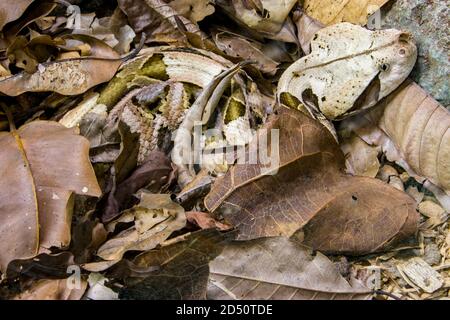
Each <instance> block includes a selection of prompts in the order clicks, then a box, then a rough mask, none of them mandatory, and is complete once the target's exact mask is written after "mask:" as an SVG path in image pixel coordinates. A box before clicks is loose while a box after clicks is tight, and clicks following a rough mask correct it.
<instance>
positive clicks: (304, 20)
mask: <svg viewBox="0 0 450 320" xmlns="http://www.w3.org/2000/svg"><path fill="white" fill-rule="evenodd" d="M292 20H293V22H294V24H295V25H296V26H297V30H298V31H297V37H298V41H299V42H300V46H301V47H302V50H303V52H304V53H305V54H310V53H311V41H312V39H313V38H314V35H315V34H316V33H317V31H319V30H320V29H322V28H324V27H325V25H324V24H322V23H321V22H319V21H317V20H316V19H314V18H311V17H310V16H308V15H307V14H305V13H304V12H303V11H302V10H299V9H297V10H295V11H294V13H293V18H292Z"/></svg>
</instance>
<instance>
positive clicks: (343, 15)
mask: <svg viewBox="0 0 450 320" xmlns="http://www.w3.org/2000/svg"><path fill="white" fill-rule="evenodd" d="M301 2H303V8H304V10H305V11H306V13H307V14H308V15H309V16H311V17H313V18H314V19H317V20H319V21H320V22H322V23H324V24H326V25H331V24H335V23H339V22H351V23H356V24H360V25H365V24H366V23H367V18H368V17H369V16H371V15H372V14H373V13H374V12H376V11H377V10H379V9H380V8H381V7H382V6H383V5H384V4H385V3H386V2H388V0H334V1H327V0H303V1H301Z"/></svg>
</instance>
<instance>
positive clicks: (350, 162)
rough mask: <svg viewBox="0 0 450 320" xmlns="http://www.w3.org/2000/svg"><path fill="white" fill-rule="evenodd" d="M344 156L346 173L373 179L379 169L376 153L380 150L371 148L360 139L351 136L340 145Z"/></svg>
mask: <svg viewBox="0 0 450 320" xmlns="http://www.w3.org/2000/svg"><path fill="white" fill-rule="evenodd" d="M341 149H342V152H344V154H345V165H346V172H347V173H349V174H352V175H356V176H364V177H371V178H375V176H376V175H377V173H378V170H379V169H380V162H379V161H378V153H379V152H380V148H379V147H376V146H371V145H369V144H367V143H366V142H364V140H362V139H361V138H360V137H358V136H356V135H352V136H351V137H350V138H348V139H344V140H343V141H342V143H341Z"/></svg>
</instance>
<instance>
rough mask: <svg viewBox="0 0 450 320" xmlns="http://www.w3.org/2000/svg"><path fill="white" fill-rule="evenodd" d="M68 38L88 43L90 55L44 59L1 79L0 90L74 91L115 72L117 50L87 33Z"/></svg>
mask: <svg viewBox="0 0 450 320" xmlns="http://www.w3.org/2000/svg"><path fill="white" fill-rule="evenodd" d="M70 38H71V39H73V40H76V41H83V42H85V43H88V44H89V45H90V51H91V54H92V56H89V57H81V58H74V59H66V60H60V61H53V62H47V63H43V64H41V65H39V67H38V70H37V71H36V72H34V73H32V74H29V73H27V72H21V73H19V74H17V75H13V76H11V77H8V78H5V79H2V80H0V92H1V93H4V94H6V95H9V96H18V95H20V94H22V93H24V92H43V91H53V92H57V93H60V94H63V95H77V94H81V93H84V92H85V91H87V90H88V89H90V88H91V87H93V86H96V85H98V84H100V83H103V82H105V81H108V80H110V79H111V78H112V77H113V76H114V74H115V73H116V71H117V69H118V68H119V66H120V65H121V64H122V59H121V58H120V56H119V54H118V53H117V52H115V51H114V50H113V49H112V48H111V47H109V46H108V45H106V44H104V43H103V42H101V41H99V40H97V39H95V38H92V37H89V36H86V35H71V36H70Z"/></svg>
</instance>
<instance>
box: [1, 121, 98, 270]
mask: <svg viewBox="0 0 450 320" xmlns="http://www.w3.org/2000/svg"><path fill="white" fill-rule="evenodd" d="M0 150H1V152H0V164H1V169H0V170H1V176H2V179H1V180H0V191H1V192H0V221H1V223H0V226H1V232H0V247H1V248H0V267H1V270H5V269H6V267H7V265H8V263H9V262H10V261H11V260H14V259H26V258H31V257H34V256H35V255H36V254H37V253H38V252H39V250H40V249H44V248H50V247H53V246H55V247H66V246H67V245H68V244H69V242H70V223H71V208H72V207H71V205H72V202H71V201H70V200H71V195H72V193H73V192H75V193H77V194H82V195H90V196H96V197H98V196H100V195H101V190H100V187H99V186H98V183H97V179H96V177H95V174H94V170H93V169H92V166H91V164H90V162H89V143H88V141H87V140H86V139H85V138H83V137H81V136H79V135H78V133H77V129H68V128H65V127H64V126H62V125H60V124H58V123H56V122H49V121H33V122H31V123H29V124H26V125H24V126H23V127H21V128H20V129H19V130H17V131H13V132H11V133H8V132H0Z"/></svg>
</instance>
